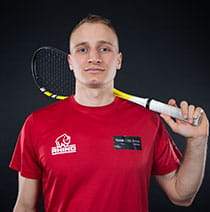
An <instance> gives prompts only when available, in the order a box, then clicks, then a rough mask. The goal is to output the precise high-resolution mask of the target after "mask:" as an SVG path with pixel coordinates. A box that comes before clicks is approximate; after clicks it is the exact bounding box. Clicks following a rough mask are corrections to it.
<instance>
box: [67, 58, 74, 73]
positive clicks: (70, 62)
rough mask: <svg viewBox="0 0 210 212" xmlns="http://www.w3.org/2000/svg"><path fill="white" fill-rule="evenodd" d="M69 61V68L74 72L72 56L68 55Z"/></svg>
mask: <svg viewBox="0 0 210 212" xmlns="http://www.w3.org/2000/svg"><path fill="white" fill-rule="evenodd" d="M67 60H68V63H69V68H70V70H71V71H72V70H73V67H72V59H71V54H68V57H67Z"/></svg>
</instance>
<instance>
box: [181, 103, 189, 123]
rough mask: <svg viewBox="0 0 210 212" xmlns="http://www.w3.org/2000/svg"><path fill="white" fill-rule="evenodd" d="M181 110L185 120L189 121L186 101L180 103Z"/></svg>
mask: <svg viewBox="0 0 210 212" xmlns="http://www.w3.org/2000/svg"><path fill="white" fill-rule="evenodd" d="M180 109H181V112H182V116H183V118H184V119H188V103H187V102H186V101H182V102H181V103H180Z"/></svg>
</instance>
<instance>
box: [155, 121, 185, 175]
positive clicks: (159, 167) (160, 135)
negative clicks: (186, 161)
mask: <svg viewBox="0 0 210 212" xmlns="http://www.w3.org/2000/svg"><path fill="white" fill-rule="evenodd" d="M181 158H182V154H181V152H180V150H179V149H178V147H177V146H176V144H175V143H174V141H173V139H172V138H171V136H170V135H169V133H168V131H167V130H166V128H165V125H164V124H163V122H162V120H160V122H159V127H158V129H157V134H156V138H155V148H154V159H153V160H154V161H153V167H152V175H164V174H168V173H170V172H172V171H174V170H175V169H177V168H178V167H179V165H180V159H181Z"/></svg>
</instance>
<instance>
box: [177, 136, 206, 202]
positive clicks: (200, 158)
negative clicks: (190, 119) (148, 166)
mask: <svg viewBox="0 0 210 212" xmlns="http://www.w3.org/2000/svg"><path fill="white" fill-rule="evenodd" d="M206 154H207V137H200V138H197V139H196V140H195V139H188V141H187V144H186V150H185V154H184V159H183V161H182V163H181V166H180V168H179V169H178V171H177V173H176V182H175V189H176V192H177V194H178V196H179V197H180V199H182V200H186V201H192V200H193V198H194V197H195V195H196V193H197V191H198V189H199V187H200V185H201V183H202V180H203V176H204V171H205V163H206Z"/></svg>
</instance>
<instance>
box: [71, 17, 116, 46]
mask: <svg viewBox="0 0 210 212" xmlns="http://www.w3.org/2000/svg"><path fill="white" fill-rule="evenodd" d="M85 23H93V24H94V23H101V24H104V25H106V26H108V27H109V28H110V29H111V30H112V31H113V32H114V34H115V35H116V37H117V43H118V46H119V39H118V34H117V31H116V29H115V27H114V26H113V24H112V23H111V20H110V19H108V18H105V17H103V16H99V15H95V14H88V15H87V16H86V17H85V18H83V19H82V20H81V21H80V22H79V23H78V24H76V25H75V26H74V28H73V29H72V31H71V34H70V36H69V44H70V40H71V36H72V34H73V32H74V31H75V30H76V29H78V28H79V27H80V26H81V25H82V24H85ZM69 46H70V45H69Z"/></svg>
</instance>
